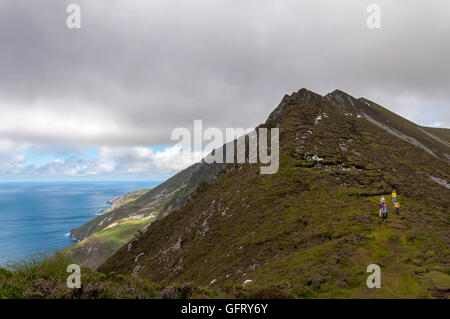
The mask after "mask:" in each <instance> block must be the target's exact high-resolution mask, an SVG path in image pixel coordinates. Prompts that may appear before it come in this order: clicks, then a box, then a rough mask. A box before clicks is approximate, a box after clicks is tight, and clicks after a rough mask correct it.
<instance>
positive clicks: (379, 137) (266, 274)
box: [99, 89, 450, 298]
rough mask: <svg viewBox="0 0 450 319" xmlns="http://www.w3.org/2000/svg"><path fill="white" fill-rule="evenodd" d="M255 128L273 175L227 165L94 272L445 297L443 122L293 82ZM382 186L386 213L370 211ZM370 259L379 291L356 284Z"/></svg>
mask: <svg viewBox="0 0 450 319" xmlns="http://www.w3.org/2000/svg"><path fill="white" fill-rule="evenodd" d="M261 127H279V128H280V169H279V171H278V173H277V174H274V175H260V174H259V166H258V165H251V164H239V165H237V164H236V165H233V164H229V165H227V167H226V169H225V170H224V171H222V173H220V174H219V175H218V176H217V178H215V179H211V180H210V181H209V182H208V183H205V184H202V185H201V186H199V187H198V188H197V189H196V190H195V192H194V193H193V194H192V196H191V199H190V200H189V201H188V202H187V204H186V205H185V206H184V207H182V208H181V209H179V210H177V211H175V212H173V213H172V214H170V215H168V216H166V217H165V218H161V219H159V220H157V221H155V222H153V223H152V224H151V225H150V226H149V227H148V229H147V231H145V232H143V233H142V234H140V235H139V236H137V237H135V238H134V239H133V240H132V241H130V243H129V244H128V245H125V246H122V248H120V249H119V250H118V251H117V252H116V253H115V254H114V255H113V256H112V257H111V258H109V259H108V260H107V261H106V262H105V263H104V264H103V265H102V266H101V267H100V268H99V271H101V272H103V273H110V272H114V273H116V274H117V273H119V274H134V275H136V276H139V277H140V278H145V279H149V280H151V281H153V282H156V283H161V282H167V283H182V282H185V281H189V282H193V283H194V284H198V285H203V286H209V287H210V288H211V289H214V290H217V291H220V292H222V293H224V294H228V295H236V296H238V295H239V292H240V291H241V289H242V284H243V282H244V281H246V280H251V282H250V283H249V284H247V285H246V289H254V290H255V291H260V294H259V295H258V294H256V295H255V296H267V295H271V296H290V297H369V298H372V297H379V298H383V297H384V298H386V297H437V298H448V295H449V288H450V276H449V271H450V267H449V260H450V255H449V244H450V240H449V237H450V236H449V216H448V211H449V200H448V199H449V198H450V196H449V195H450V189H449V188H450V185H449V183H448V180H449V178H450V176H449V155H448V154H450V149H449V146H448V143H445V141H443V139H444V137H443V136H447V135H448V130H439V131H438V133H436V132H435V130H430V129H428V128H422V127H420V126H418V125H416V124H414V123H412V122H410V121H407V120H406V119H403V118H401V117H400V116H398V115H396V114H394V113H392V112H390V111H388V110H386V109H385V108H383V107H381V106H379V105H377V104H376V103H374V102H371V101H368V100H366V99H355V98H353V97H351V96H350V95H348V94H346V93H344V92H341V91H334V92H333V93H330V94H328V95H326V96H320V95H318V94H315V93H313V92H310V91H308V90H305V89H302V90H300V91H298V92H295V93H293V94H292V95H290V96H288V95H286V96H285V97H284V98H283V100H282V101H281V103H280V105H279V106H278V107H277V108H276V109H275V110H274V111H273V112H272V114H271V115H270V116H269V118H268V120H267V121H266V123H264V124H262V125H261ZM433 133H436V134H433ZM437 135H439V136H437ZM392 189H395V190H397V193H398V194H399V201H400V203H401V213H400V216H396V215H394V214H392V205H391V203H390V196H389V194H390V192H391V191H392ZM382 195H384V196H386V197H387V200H388V203H389V213H390V214H389V219H388V222H387V223H381V221H380V219H379V217H378V203H379V198H380V196H382ZM144 196H148V194H146V195H144ZM136 202H137V201H136ZM372 263H376V264H378V265H380V266H381V269H382V289H374V290H371V289H368V288H367V287H366V286H365V282H366V278H367V276H368V274H366V272H365V270H366V267H367V265H369V264H372Z"/></svg>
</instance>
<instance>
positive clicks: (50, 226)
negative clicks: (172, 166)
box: [0, 181, 159, 265]
mask: <svg viewBox="0 0 450 319" xmlns="http://www.w3.org/2000/svg"><path fill="white" fill-rule="evenodd" d="M158 184H159V183H157V182H141V181H133V182H72V183H68V182H45V183H42V182H3V183H0V265H5V264H6V263H7V262H8V261H11V260H18V259H21V258H27V257H29V256H31V255H36V254H37V253H49V254H50V253H52V252H53V251H54V250H55V249H61V248H64V247H67V246H69V245H71V244H73V243H74V242H73V240H72V239H71V238H70V237H69V236H68V233H69V231H70V230H71V229H72V228H75V227H78V226H80V225H82V224H84V223H85V222H87V221H89V220H91V219H93V218H95V216H96V215H98V214H99V213H100V210H102V209H106V208H108V207H110V205H108V204H106V202H107V201H108V200H110V199H112V198H113V197H115V196H118V195H123V194H125V193H127V192H130V191H135V190H139V189H150V188H153V187H155V186H156V185H158Z"/></svg>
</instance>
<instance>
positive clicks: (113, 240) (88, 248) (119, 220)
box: [64, 163, 223, 269]
mask: <svg viewBox="0 0 450 319" xmlns="http://www.w3.org/2000/svg"><path fill="white" fill-rule="evenodd" d="M222 167H223V165H220V164H204V163H198V164H194V165H192V166H190V167H188V168H186V169H185V170H182V171H181V172H179V173H178V174H176V175H175V176H173V177H171V178H169V179H168V180H167V181H165V182H164V183H162V184H161V185H159V186H157V187H156V188H154V189H152V190H140V191H136V192H132V193H128V194H125V195H123V196H118V197H116V198H114V199H112V200H110V204H112V205H113V206H112V207H111V208H110V209H108V210H107V211H105V213H104V214H103V215H100V216H98V217H96V218H95V219H93V220H91V221H89V222H87V223H86V224H84V225H82V226H80V227H78V228H76V229H73V230H71V232H70V234H71V236H72V238H73V239H75V240H77V243H76V244H74V245H72V246H70V247H68V248H66V249H64V252H65V253H66V254H67V255H69V256H71V257H72V258H74V259H75V260H76V261H77V263H79V264H81V265H83V266H85V267H89V268H91V269H96V268H97V267H98V266H99V265H100V264H102V263H103V262H104V261H105V260H106V259H107V258H108V257H110V256H111V255H112V254H113V253H114V252H115V251H117V250H118V249H119V248H120V247H121V246H122V245H124V244H126V243H127V242H129V241H130V240H131V239H132V238H133V237H134V236H135V234H136V233H137V232H140V231H143V230H144V229H145V228H146V227H147V226H148V225H149V224H150V223H151V222H152V221H154V220H155V219H157V218H162V217H163V216H166V215H167V214H169V213H170V212H171V211H173V210H176V209H179V208H181V207H182V206H183V205H184V204H185V203H186V201H187V199H188V198H189V196H190V194H191V193H192V191H193V190H194V189H195V188H196V187H197V185H198V184H199V183H201V182H202V181H207V180H210V179H211V178H213V177H214V176H215V175H216V174H217V172H219V171H220V170H221V169H222Z"/></svg>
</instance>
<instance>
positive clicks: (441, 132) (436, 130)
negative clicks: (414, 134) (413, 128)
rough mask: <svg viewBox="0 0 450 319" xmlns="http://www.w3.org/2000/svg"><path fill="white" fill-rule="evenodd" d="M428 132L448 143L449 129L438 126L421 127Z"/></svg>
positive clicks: (449, 137) (449, 141)
mask: <svg viewBox="0 0 450 319" xmlns="http://www.w3.org/2000/svg"><path fill="white" fill-rule="evenodd" d="M422 128H423V129H424V130H426V131H427V132H428V133H430V134H433V135H434V136H437V137H439V138H440V139H442V140H444V141H446V142H447V143H450V129H448V128H440V127H422Z"/></svg>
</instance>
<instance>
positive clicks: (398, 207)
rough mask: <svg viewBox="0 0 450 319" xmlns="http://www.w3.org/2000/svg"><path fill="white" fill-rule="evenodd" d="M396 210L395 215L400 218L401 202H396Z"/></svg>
mask: <svg viewBox="0 0 450 319" xmlns="http://www.w3.org/2000/svg"><path fill="white" fill-rule="evenodd" d="M394 208H395V213H396V214H397V216H398V215H399V214H400V203H399V202H395V204H394Z"/></svg>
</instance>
